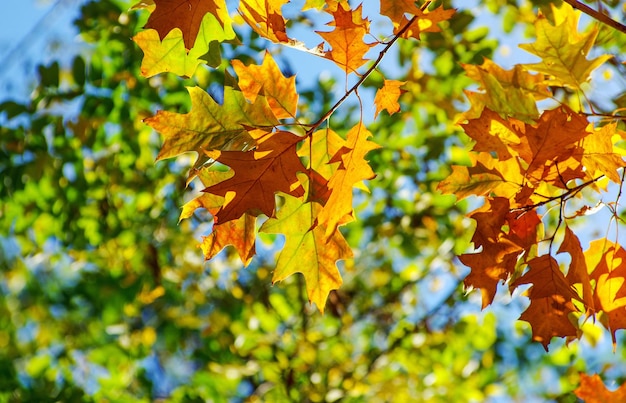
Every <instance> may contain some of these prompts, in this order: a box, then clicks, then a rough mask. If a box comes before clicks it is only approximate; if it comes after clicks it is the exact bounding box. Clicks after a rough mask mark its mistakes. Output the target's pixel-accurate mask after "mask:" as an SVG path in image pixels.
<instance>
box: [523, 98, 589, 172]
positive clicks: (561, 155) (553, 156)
mask: <svg viewBox="0 0 626 403" xmlns="http://www.w3.org/2000/svg"><path fill="white" fill-rule="evenodd" d="M588 124H589V122H587V119H586V118H585V117H584V116H583V115H582V114H579V113H575V112H574V111H572V110H571V109H569V108H568V107H566V106H561V107H559V108H557V109H551V110H547V111H545V112H544V113H543V114H542V115H541V117H540V118H539V120H538V122H537V124H536V125H526V127H525V129H524V135H525V136H524V138H525V140H527V145H526V144H521V145H520V146H518V147H514V148H516V149H517V150H518V152H519V154H520V157H521V158H523V159H524V160H525V161H526V162H527V163H528V168H527V169H526V177H527V178H530V179H532V180H535V181H539V180H541V179H542V178H543V177H544V176H545V175H544V173H545V172H546V170H545V169H544V168H545V167H546V164H550V165H554V164H553V163H554V162H556V161H558V162H563V161H565V160H567V159H568V158H569V157H570V156H571V155H572V154H573V153H574V152H575V151H576V148H577V147H578V144H577V143H578V141H579V140H581V139H583V138H584V137H586V136H587V135H588V134H589V133H588V132H587V131H586V128H587V125H588ZM520 137H521V136H520ZM561 171H563V169H561Z"/></svg>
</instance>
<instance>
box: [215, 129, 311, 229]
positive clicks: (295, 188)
mask: <svg viewBox="0 0 626 403" xmlns="http://www.w3.org/2000/svg"><path fill="white" fill-rule="evenodd" d="M301 140H302V138H301V137H299V136H296V135H295V134H292V133H290V132H285V131H278V132H274V133H271V134H269V135H266V136H265V138H263V139H258V141H257V147H256V148H255V149H254V150H250V151H218V150H210V151H205V153H206V155H207V156H208V157H210V158H211V159H214V160H216V161H219V162H220V163H222V164H224V165H227V166H229V167H231V168H232V169H233V171H234V172H235V175H234V176H233V177H231V178H229V179H227V180H225V181H223V182H220V183H217V184H215V185H212V186H209V187H207V188H206V189H204V190H203V191H204V192H208V193H212V194H216V195H219V196H224V197H225V198H226V200H225V202H224V205H223V206H222V207H221V208H220V210H219V211H218V212H217V213H216V214H215V220H216V222H218V223H220V224H221V223H224V222H226V221H230V220H235V219H237V218H239V217H241V216H242V215H243V214H244V213H246V212H248V213H250V214H252V215H258V214H259V213H263V214H265V215H266V216H268V217H272V216H273V215H274V209H275V206H276V202H275V197H274V193H276V192H283V193H287V194H291V195H295V196H302V195H303V194H304V192H303V190H302V187H301V186H300V185H299V181H298V177H297V176H296V173H297V172H304V171H305V170H306V168H305V167H304V165H302V162H301V161H300V158H298V155H297V154H296V144H297V143H298V142H300V141H301Z"/></svg>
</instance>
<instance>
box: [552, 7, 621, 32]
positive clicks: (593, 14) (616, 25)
mask: <svg viewBox="0 0 626 403" xmlns="http://www.w3.org/2000/svg"><path fill="white" fill-rule="evenodd" d="M564 1H565V2H566V3H567V4H569V5H570V6H572V7H574V8H576V9H578V10H580V11H582V12H583V13H585V14H587V15H588V16H590V17H591V18H594V19H596V20H598V21H600V22H602V23H604V24H606V25H608V26H609V27H611V28H614V29H616V30H618V31H619V32H621V33H623V34H626V25H624V24H622V23H620V22H618V21H615V20H614V19H612V18H611V17H609V16H608V15H606V14H602V13H601V12H599V11H597V10H594V9H593V8H591V7H589V6H588V5H586V4H583V3H581V2H579V1H577V0H564Z"/></svg>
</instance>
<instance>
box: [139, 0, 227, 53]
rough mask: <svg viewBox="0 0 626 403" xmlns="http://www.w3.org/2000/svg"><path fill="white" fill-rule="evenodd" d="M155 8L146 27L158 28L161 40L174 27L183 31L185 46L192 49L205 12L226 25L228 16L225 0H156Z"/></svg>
mask: <svg viewBox="0 0 626 403" xmlns="http://www.w3.org/2000/svg"><path fill="white" fill-rule="evenodd" d="M154 4H155V5H156V8H155V10H154V11H153V12H152V14H150V17H149V18H148V22H147V23H146V26H145V28H153V29H156V30H157V32H158V33H159V37H160V38H161V40H163V38H165V37H166V36H167V34H168V33H169V32H170V31H171V30H173V29H174V28H179V29H180V30H181V31H182V33H183V40H184V42H185V48H187V49H191V48H192V47H193V45H194V43H195V42H196V37H197V36H198V31H199V30H200V24H201V23H202V18H203V17H204V15H205V14H207V13H211V14H213V15H214V16H215V18H217V20H218V21H220V22H221V24H222V26H224V23H225V22H224V19H225V17H226V18H228V11H227V10H226V2H225V1H224V0H217V1H205V0H154Z"/></svg>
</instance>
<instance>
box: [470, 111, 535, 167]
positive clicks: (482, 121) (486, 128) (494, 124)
mask: <svg viewBox="0 0 626 403" xmlns="http://www.w3.org/2000/svg"><path fill="white" fill-rule="evenodd" d="M523 126H524V123H523V122H521V121H519V120H517V119H514V118H508V119H503V118H502V117H501V116H500V115H499V114H498V113H496V112H494V111H492V110H491V109H489V108H484V109H483V110H482V113H481V114H480V116H479V117H478V118H477V119H471V120H470V121H468V122H467V123H465V124H463V125H461V127H462V128H463V130H464V131H465V134H467V135H468V136H469V137H470V138H471V139H472V140H474V141H476V143H475V144H474V146H473V147H472V150H473V151H476V152H484V153H496V156H497V157H498V160H500V161H505V160H507V159H509V158H513V157H514V156H518V155H519V154H518V153H517V151H516V150H515V147H516V146H519V144H521V142H522V139H521V138H520V129H521V128H522V127H523Z"/></svg>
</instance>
